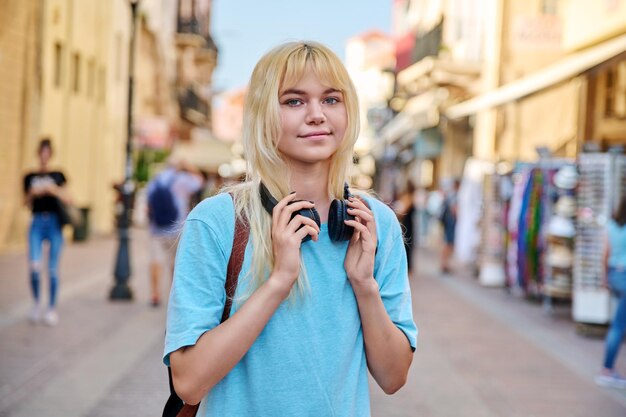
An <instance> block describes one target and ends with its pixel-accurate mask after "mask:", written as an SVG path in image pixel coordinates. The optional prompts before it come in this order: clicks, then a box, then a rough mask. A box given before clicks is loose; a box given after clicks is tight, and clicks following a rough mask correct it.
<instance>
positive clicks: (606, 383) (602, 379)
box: [596, 372, 626, 389]
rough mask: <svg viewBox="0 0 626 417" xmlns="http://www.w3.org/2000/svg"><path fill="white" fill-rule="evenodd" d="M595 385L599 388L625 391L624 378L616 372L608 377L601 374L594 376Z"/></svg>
mask: <svg viewBox="0 0 626 417" xmlns="http://www.w3.org/2000/svg"><path fill="white" fill-rule="evenodd" d="M596 384H598V385H600V386H601V387H610V388H622V389H626V378H624V377H623V376H621V375H619V374H618V373H617V372H613V373H612V374H610V375H605V374H601V375H598V376H596Z"/></svg>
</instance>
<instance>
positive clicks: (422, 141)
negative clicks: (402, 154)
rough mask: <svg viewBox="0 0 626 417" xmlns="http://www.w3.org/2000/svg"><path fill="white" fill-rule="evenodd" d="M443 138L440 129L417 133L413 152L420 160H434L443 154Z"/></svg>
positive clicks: (428, 129)
mask: <svg viewBox="0 0 626 417" xmlns="http://www.w3.org/2000/svg"><path fill="white" fill-rule="evenodd" d="M442 149H443V136H442V134H441V130H440V129H439V127H436V126H435V127H429V128H426V129H422V130H420V131H418V132H417V135H415V139H414V142H413V152H414V153H415V155H416V156H417V157H418V158H421V159H428V158H434V157H437V156H439V155H440V154H441V150H442Z"/></svg>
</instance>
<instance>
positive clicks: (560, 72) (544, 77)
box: [445, 35, 626, 119]
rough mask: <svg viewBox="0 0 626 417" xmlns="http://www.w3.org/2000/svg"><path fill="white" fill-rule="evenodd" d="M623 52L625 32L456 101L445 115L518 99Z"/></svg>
mask: <svg viewBox="0 0 626 417" xmlns="http://www.w3.org/2000/svg"><path fill="white" fill-rule="evenodd" d="M624 52H626V35H621V36H618V37H617V38H614V39H611V40H609V41H606V42H603V43H602V44H600V45H597V46H594V47H591V48H588V49H585V50H584V51H580V52H577V53H574V54H572V55H570V56H568V57H566V58H564V59H562V60H560V61H558V62H556V63H555V64H552V65H550V66H548V67H546V68H544V69H541V70H539V71H536V72H535V73H533V74H530V75H528V76H526V77H523V78H520V79H519V80H516V81H513V82H511V83H509V84H506V85H504V86H502V87H500V88H497V89H495V90H492V91H489V92H487V93H485V94H482V95H480V96H478V97H474V98H472V99H469V100H467V101H464V102H462V103H459V104H455V105H453V106H450V107H449V108H448V109H447V110H446V111H445V115H446V116H447V117H449V118H451V119H456V118H459V117H463V116H469V115H470V114H473V113H476V112H478V111H480V110H485V109H488V108H491V107H495V106H499V105H502V104H505V103H508V102H511V101H514V100H519V99H521V98H524V97H526V96H529V95H531V94H533V93H536V92H538V91H541V90H543V89H545V88H547V87H550V86H553V85H555V84H557V83H559V82H562V81H565V80H568V79H570V78H573V77H576V76H578V75H580V74H582V73H584V72H586V71H588V70H590V69H592V68H594V67H596V66H597V65H600V64H602V63H603V62H605V61H608V60H609V59H611V58H614V57H616V56H618V55H620V54H622V53H624Z"/></svg>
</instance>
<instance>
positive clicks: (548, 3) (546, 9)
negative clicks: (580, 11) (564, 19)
mask: <svg viewBox="0 0 626 417" xmlns="http://www.w3.org/2000/svg"><path fill="white" fill-rule="evenodd" d="M558 11H559V0H542V1H541V14H546V15H550V16H556V14H557V13H558Z"/></svg>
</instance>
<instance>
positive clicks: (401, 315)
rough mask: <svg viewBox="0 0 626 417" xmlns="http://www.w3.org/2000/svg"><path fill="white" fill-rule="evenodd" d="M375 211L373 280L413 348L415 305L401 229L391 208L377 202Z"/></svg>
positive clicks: (415, 331) (395, 322)
mask: <svg viewBox="0 0 626 417" xmlns="http://www.w3.org/2000/svg"><path fill="white" fill-rule="evenodd" d="M376 206H378V207H377V210H375V211H374V213H375V218H376V229H377V232H378V239H379V240H378V249H377V254H376V262H375V264H374V277H375V278H376V281H377V282H378V287H379V291H380V296H381V298H382V300H383V304H384V305H385V309H386V310H387V314H389V317H390V318H391V321H393V323H394V324H395V325H396V326H397V327H398V328H399V329H400V330H402V331H403V332H404V334H405V335H406V337H407V339H408V340H409V344H410V345H411V348H412V349H413V350H415V347H416V343H417V333H418V331H417V326H416V325H415V322H414V320H413V304H412V301H411V288H410V286H409V277H408V271H407V259H406V251H405V248H404V240H403V238H402V229H401V227H400V224H399V222H398V220H397V219H396V217H395V216H394V215H393V213H392V212H391V210H390V209H389V208H388V207H385V206H384V205H383V204H382V203H380V202H377V204H376Z"/></svg>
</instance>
